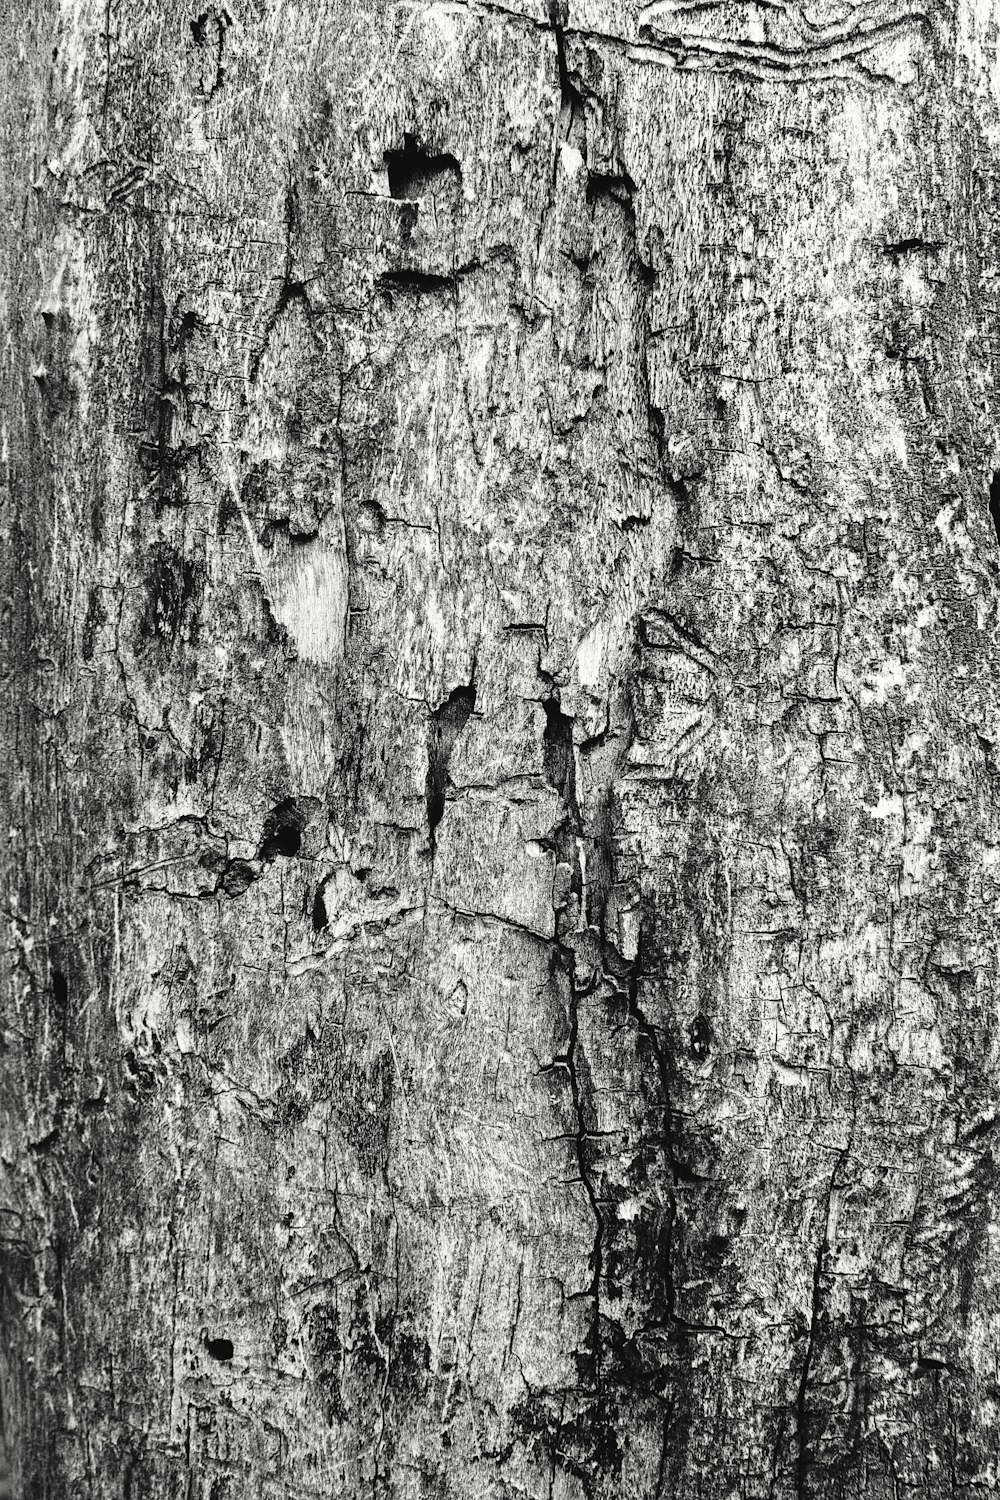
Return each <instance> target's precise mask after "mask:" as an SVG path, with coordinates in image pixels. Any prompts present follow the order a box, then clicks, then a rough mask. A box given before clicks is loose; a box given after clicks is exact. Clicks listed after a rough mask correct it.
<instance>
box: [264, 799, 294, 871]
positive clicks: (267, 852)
mask: <svg viewBox="0 0 1000 1500" xmlns="http://www.w3.org/2000/svg"><path fill="white" fill-rule="evenodd" d="M304 821H305V820H304V817H303V814H302V810H301V808H300V807H299V806H298V804H297V802H296V801H295V799H294V797H286V798H285V800H284V802H279V803H278V806H277V807H273V808H272V809H271V811H270V812H269V813H268V815H267V817H266V818H265V819H264V837H263V839H262V841H261V845H260V849H259V850H258V852H257V858H258V859H264V860H271V859H275V858H276V857H277V856H278V855H281V856H282V857H283V858H285V859H291V858H292V856H293V855H296V854H298V852H299V850H300V849H301V847H302V824H303V822H304Z"/></svg>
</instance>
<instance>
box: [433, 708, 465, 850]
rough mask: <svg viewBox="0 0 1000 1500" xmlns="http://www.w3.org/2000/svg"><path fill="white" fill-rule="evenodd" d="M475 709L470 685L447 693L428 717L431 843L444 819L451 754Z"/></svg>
mask: <svg viewBox="0 0 1000 1500" xmlns="http://www.w3.org/2000/svg"><path fill="white" fill-rule="evenodd" d="M475 706H476V689H475V687H474V686H473V685H472V684H471V683H469V684H468V685H467V686H465V687H457V688H455V689H454V690H453V692H451V693H449V695H448V697H447V698H446V699H445V701H444V703H442V704H441V706H440V707H439V708H436V709H435V710H434V712H433V714H432V715H431V723H430V730H429V733H428V736H427V826H428V828H429V829H430V835H431V843H432V844H433V842H434V830H435V828H436V827H437V826H438V824H439V823H440V821H441V819H442V818H443V817H444V801H445V789H446V787H447V785H448V763H449V761H450V760H451V753H452V751H453V750H454V748H455V743H456V741H457V740H458V737H459V735H460V734H461V733H462V730H463V729H464V728H465V726H466V724H467V723H468V722H469V715H470V714H471V713H472V710H473V709H474V708H475Z"/></svg>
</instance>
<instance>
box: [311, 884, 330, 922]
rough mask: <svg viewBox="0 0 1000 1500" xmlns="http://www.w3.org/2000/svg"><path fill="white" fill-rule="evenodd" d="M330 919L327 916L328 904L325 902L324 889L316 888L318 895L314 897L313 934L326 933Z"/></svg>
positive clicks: (319, 886)
mask: <svg viewBox="0 0 1000 1500" xmlns="http://www.w3.org/2000/svg"><path fill="white" fill-rule="evenodd" d="M328 922H329V918H328V916H327V914H326V902H325V901H324V900H323V887H322V886H321V885H318V886H317V887H316V895H315V896H314V897H313V909H312V924H313V932H324V931H325V930H326V926H327V923H328Z"/></svg>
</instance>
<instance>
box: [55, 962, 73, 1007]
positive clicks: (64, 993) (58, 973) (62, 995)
mask: <svg viewBox="0 0 1000 1500" xmlns="http://www.w3.org/2000/svg"><path fill="white" fill-rule="evenodd" d="M52 998H53V1000H54V1001H55V1003H56V1005H57V1007H58V1008H59V1010H65V1009H66V1002H67V1000H68V999H69V986H68V985H67V983H66V975H65V974H64V973H63V972H62V970H61V969H53V970H52Z"/></svg>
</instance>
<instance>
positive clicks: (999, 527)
mask: <svg viewBox="0 0 1000 1500" xmlns="http://www.w3.org/2000/svg"><path fill="white" fill-rule="evenodd" d="M990 520H991V521H992V522H993V530H994V531H995V532H996V537H997V541H998V542H1000V470H998V471H997V473H996V474H994V475H993V478H992V479H991V480H990Z"/></svg>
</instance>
